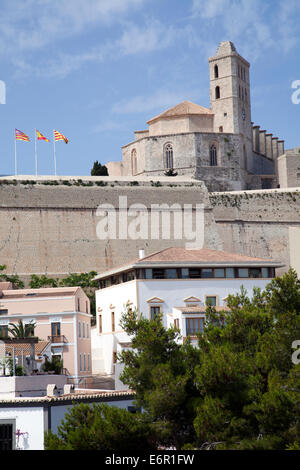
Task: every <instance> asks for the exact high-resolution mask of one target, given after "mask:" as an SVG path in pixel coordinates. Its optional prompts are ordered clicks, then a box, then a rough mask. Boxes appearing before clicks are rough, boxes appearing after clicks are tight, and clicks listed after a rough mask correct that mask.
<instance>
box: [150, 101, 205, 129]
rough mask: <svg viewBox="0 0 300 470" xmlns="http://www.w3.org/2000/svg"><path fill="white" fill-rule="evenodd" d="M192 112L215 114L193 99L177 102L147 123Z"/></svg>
mask: <svg viewBox="0 0 300 470" xmlns="http://www.w3.org/2000/svg"><path fill="white" fill-rule="evenodd" d="M191 114H198V115H203V114H211V115H212V114H213V112H212V111H211V110H210V109H208V108H204V107H203V106H200V105H198V104H195V103H192V102H191V101H183V102H182V103H179V104H177V105H176V106H173V107H172V108H170V109H167V110H166V111H164V112H163V113H161V114H158V115H157V116H155V117H154V118H152V119H150V120H149V121H148V122H147V124H150V123H151V122H153V121H156V120H158V119H164V118H168V117H176V116H188V115H191Z"/></svg>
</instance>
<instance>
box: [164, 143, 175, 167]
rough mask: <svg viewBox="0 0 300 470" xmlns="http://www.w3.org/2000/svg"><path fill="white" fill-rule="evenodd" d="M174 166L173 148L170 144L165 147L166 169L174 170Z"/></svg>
mask: <svg viewBox="0 0 300 470" xmlns="http://www.w3.org/2000/svg"><path fill="white" fill-rule="evenodd" d="M173 166H174V164H173V146H172V144H170V143H169V144H166V145H165V167H166V168H167V169H172V168H173Z"/></svg>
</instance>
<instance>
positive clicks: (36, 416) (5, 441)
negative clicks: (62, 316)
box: [0, 376, 135, 451]
mask: <svg viewBox="0 0 300 470" xmlns="http://www.w3.org/2000/svg"><path fill="white" fill-rule="evenodd" d="M59 377H63V376H56V377H55V378H52V382H54V383H55V382H57V379H58V378H59ZM22 378H23V377H12V379H22ZM5 379H6V378H5ZM25 379H30V377H25ZM68 388H70V385H65V387H64V391H63V394H61V395H60V394H59V393H58V392H59V389H57V391H56V392H55V390H53V388H52V390H53V391H52V392H51V393H49V390H48V387H47V395H46V396H40V397H38V396H29V395H28V394H27V396H26V397H25V396H23V397H22V398H19V397H18V398H1V399H0V451H2V450H44V433H45V432H46V431H49V430H51V431H52V432H53V433H57V429H58V426H59V425H60V424H61V420H63V419H64V418H65V414H66V413H67V411H68V410H69V409H70V408H72V406H74V404H77V403H87V404H92V403H105V404H107V405H110V406H117V407H118V408H123V409H126V410H128V411H133V410H135V407H134V406H133V403H132V402H133V399H134V394H133V393H132V392H130V391H124V390H123V391H116V390H114V391H111V390H74V391H72V390H71V389H69V390H68Z"/></svg>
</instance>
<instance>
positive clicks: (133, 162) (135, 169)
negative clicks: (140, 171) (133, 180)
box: [131, 149, 137, 176]
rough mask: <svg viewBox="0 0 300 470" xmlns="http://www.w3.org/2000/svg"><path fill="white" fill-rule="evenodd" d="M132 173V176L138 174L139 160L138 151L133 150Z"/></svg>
mask: <svg viewBox="0 0 300 470" xmlns="http://www.w3.org/2000/svg"><path fill="white" fill-rule="evenodd" d="M131 171H132V175H133V176H134V175H136V173H137V159H136V150H135V149H133V150H132V152H131Z"/></svg>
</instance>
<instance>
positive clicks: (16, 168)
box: [15, 131, 18, 176]
mask: <svg viewBox="0 0 300 470" xmlns="http://www.w3.org/2000/svg"><path fill="white" fill-rule="evenodd" d="M17 174H18V167H17V139H16V131H15V175H16V176H17Z"/></svg>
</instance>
